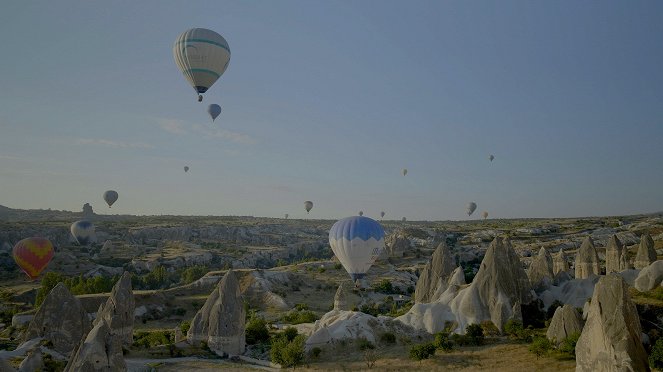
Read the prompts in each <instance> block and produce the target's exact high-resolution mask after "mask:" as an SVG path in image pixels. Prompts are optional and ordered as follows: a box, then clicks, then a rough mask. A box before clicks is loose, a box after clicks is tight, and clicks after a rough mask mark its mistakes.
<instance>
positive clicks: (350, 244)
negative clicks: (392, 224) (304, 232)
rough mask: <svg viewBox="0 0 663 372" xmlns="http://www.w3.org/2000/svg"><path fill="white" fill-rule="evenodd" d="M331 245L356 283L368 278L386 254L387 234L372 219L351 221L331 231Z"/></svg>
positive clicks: (345, 220) (335, 226) (351, 218)
mask: <svg viewBox="0 0 663 372" xmlns="http://www.w3.org/2000/svg"><path fill="white" fill-rule="evenodd" d="M329 245H331V248H332V251H334V255H336V257H337V258H338V260H339V261H340V262H341V264H342V265H343V267H344V268H345V270H346V271H347V272H348V274H350V277H351V278H352V281H353V282H354V281H356V280H357V279H361V278H363V277H364V276H365V275H366V272H367V271H368V269H370V268H371V265H373V263H374V262H375V260H376V259H377V258H378V256H379V255H380V254H381V253H382V251H383V250H384V230H383V229H382V226H380V224H379V223H378V222H377V221H374V220H372V219H370V218H368V217H362V216H352V217H347V218H344V219H342V220H338V221H336V223H335V224H334V225H333V226H332V228H331V230H329Z"/></svg>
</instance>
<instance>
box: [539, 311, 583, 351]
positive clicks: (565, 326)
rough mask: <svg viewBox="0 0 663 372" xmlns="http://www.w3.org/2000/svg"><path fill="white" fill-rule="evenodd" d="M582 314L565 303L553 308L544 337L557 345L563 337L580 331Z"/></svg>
mask: <svg viewBox="0 0 663 372" xmlns="http://www.w3.org/2000/svg"><path fill="white" fill-rule="evenodd" d="M582 323H583V322H582V316H580V313H578V310H576V308H575V307H574V306H572V305H569V304H566V305H564V306H560V307H558V308H557V310H555V315H553V318H552V320H551V321H550V326H548V331H547V332H546V337H547V338H548V339H549V340H550V341H553V342H555V343H556V344H558V345H559V343H561V342H562V341H563V340H564V339H565V338H567V337H569V336H571V335H572V334H574V333H580V332H582V325H583V324H582Z"/></svg>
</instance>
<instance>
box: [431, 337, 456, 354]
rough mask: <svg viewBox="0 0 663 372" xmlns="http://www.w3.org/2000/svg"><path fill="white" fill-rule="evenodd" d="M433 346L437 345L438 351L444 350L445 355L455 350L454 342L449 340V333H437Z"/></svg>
mask: <svg viewBox="0 0 663 372" xmlns="http://www.w3.org/2000/svg"><path fill="white" fill-rule="evenodd" d="M433 345H435V348H436V349H438V350H442V351H444V352H445V353H448V352H450V351H451V350H452V349H453V342H451V340H450V339H449V334H448V333H447V332H439V333H436V334H435V341H434V342H433Z"/></svg>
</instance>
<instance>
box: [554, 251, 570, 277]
mask: <svg viewBox="0 0 663 372" xmlns="http://www.w3.org/2000/svg"><path fill="white" fill-rule="evenodd" d="M562 271H564V272H567V271H569V261H567V258H566V253H564V248H560V250H559V252H557V254H556V255H554V256H553V275H557V274H559V273H560V272H562Z"/></svg>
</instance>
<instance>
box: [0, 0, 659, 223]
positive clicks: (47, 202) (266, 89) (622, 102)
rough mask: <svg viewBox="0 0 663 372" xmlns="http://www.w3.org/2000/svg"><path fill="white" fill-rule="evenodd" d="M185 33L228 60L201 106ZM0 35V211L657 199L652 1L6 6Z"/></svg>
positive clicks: (563, 207)
mask: <svg viewBox="0 0 663 372" xmlns="http://www.w3.org/2000/svg"><path fill="white" fill-rule="evenodd" d="M191 27H204V28H210V29H213V30H215V31H217V32H219V33H220V34H221V35H223V36H224V37H225V38H226V39H227V40H228V43H229V45H230V49H231V51H232V58H231V61H230V66H229V67H228V70H227V71H226V73H225V74H224V75H223V76H222V77H221V79H220V80H219V81H217V83H216V84H215V85H214V86H213V87H212V88H211V89H210V91H209V92H208V93H207V94H206V98H205V102H204V103H203V104H199V103H198V102H196V96H195V94H194V92H193V89H192V88H191V87H190V86H189V85H188V83H187V82H186V81H185V79H184V78H183V76H182V75H181V73H180V72H179V70H178V69H177V67H176V66H175V63H174V61H173V57H172V49H171V48H172V43H173V41H174V39H175V38H176V37H177V36H178V35H179V34H180V33H181V32H182V31H184V30H186V29H188V28H191ZM0 32H1V33H2V34H3V35H5V37H4V40H3V52H2V58H0V204H2V205H6V206H9V207H13V208H53V209H67V210H80V209H81V206H82V205H83V203H85V202H89V203H91V204H92V205H93V207H94V208H95V211H96V212H98V213H110V212H112V213H122V214H124V213H131V214H200V215H209V214H212V215H227V214H239V215H256V216H274V217H276V216H282V215H283V213H289V214H290V216H291V218H297V217H303V216H305V212H304V206H303V202H304V201H305V200H312V201H313V202H314V203H315V207H314V208H313V210H312V211H311V217H316V218H339V217H345V216H348V215H352V214H356V213H357V211H359V210H360V209H361V210H363V211H364V212H365V214H366V215H367V216H371V217H374V218H375V217H378V214H379V212H380V211H381V210H384V211H385V212H386V213H387V217H390V218H401V217H402V216H406V217H407V218H408V219H409V220H420V219H465V218H467V216H466V215H465V204H466V203H467V202H468V201H475V202H476V203H477V204H478V209H477V212H476V214H475V215H473V216H472V218H479V214H480V212H481V211H483V210H487V211H488V212H489V213H490V215H491V217H497V218H501V217H552V216H587V215H607V214H610V215H614V214H631V213H641V212H652V211H659V210H661V209H663V2H661V1H621V0H620V1H547V2H543V1H499V2H497V1H430V2H428V1H312V0H302V1H233V2H228V1H216V0H215V1H205V2H203V1H13V2H4V3H3V4H2V5H0ZM214 102H217V103H219V104H221V106H222V107H223V113H222V114H221V116H220V117H219V118H218V119H217V121H216V122H215V123H211V121H210V119H209V118H208V116H207V114H206V112H205V108H206V105H207V104H209V103H214ZM491 153H492V154H494V155H495V157H496V158H495V160H494V161H493V162H492V163H491V162H489V161H488V155H489V154H491ZM185 165H188V166H190V167H191V170H190V171H189V173H187V174H185V173H184V171H183V167H184V166H185ZM404 167H407V168H408V170H409V173H408V175H407V176H406V177H403V176H401V173H400V172H401V169H402V168H404ZM107 189H114V190H117V191H118V192H119V194H120V198H119V200H118V201H117V203H116V204H115V206H114V207H113V209H112V210H110V211H109V210H108V209H107V208H106V207H105V204H104V202H103V200H102V198H101V195H102V193H103V192H104V191H105V190H107Z"/></svg>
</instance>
